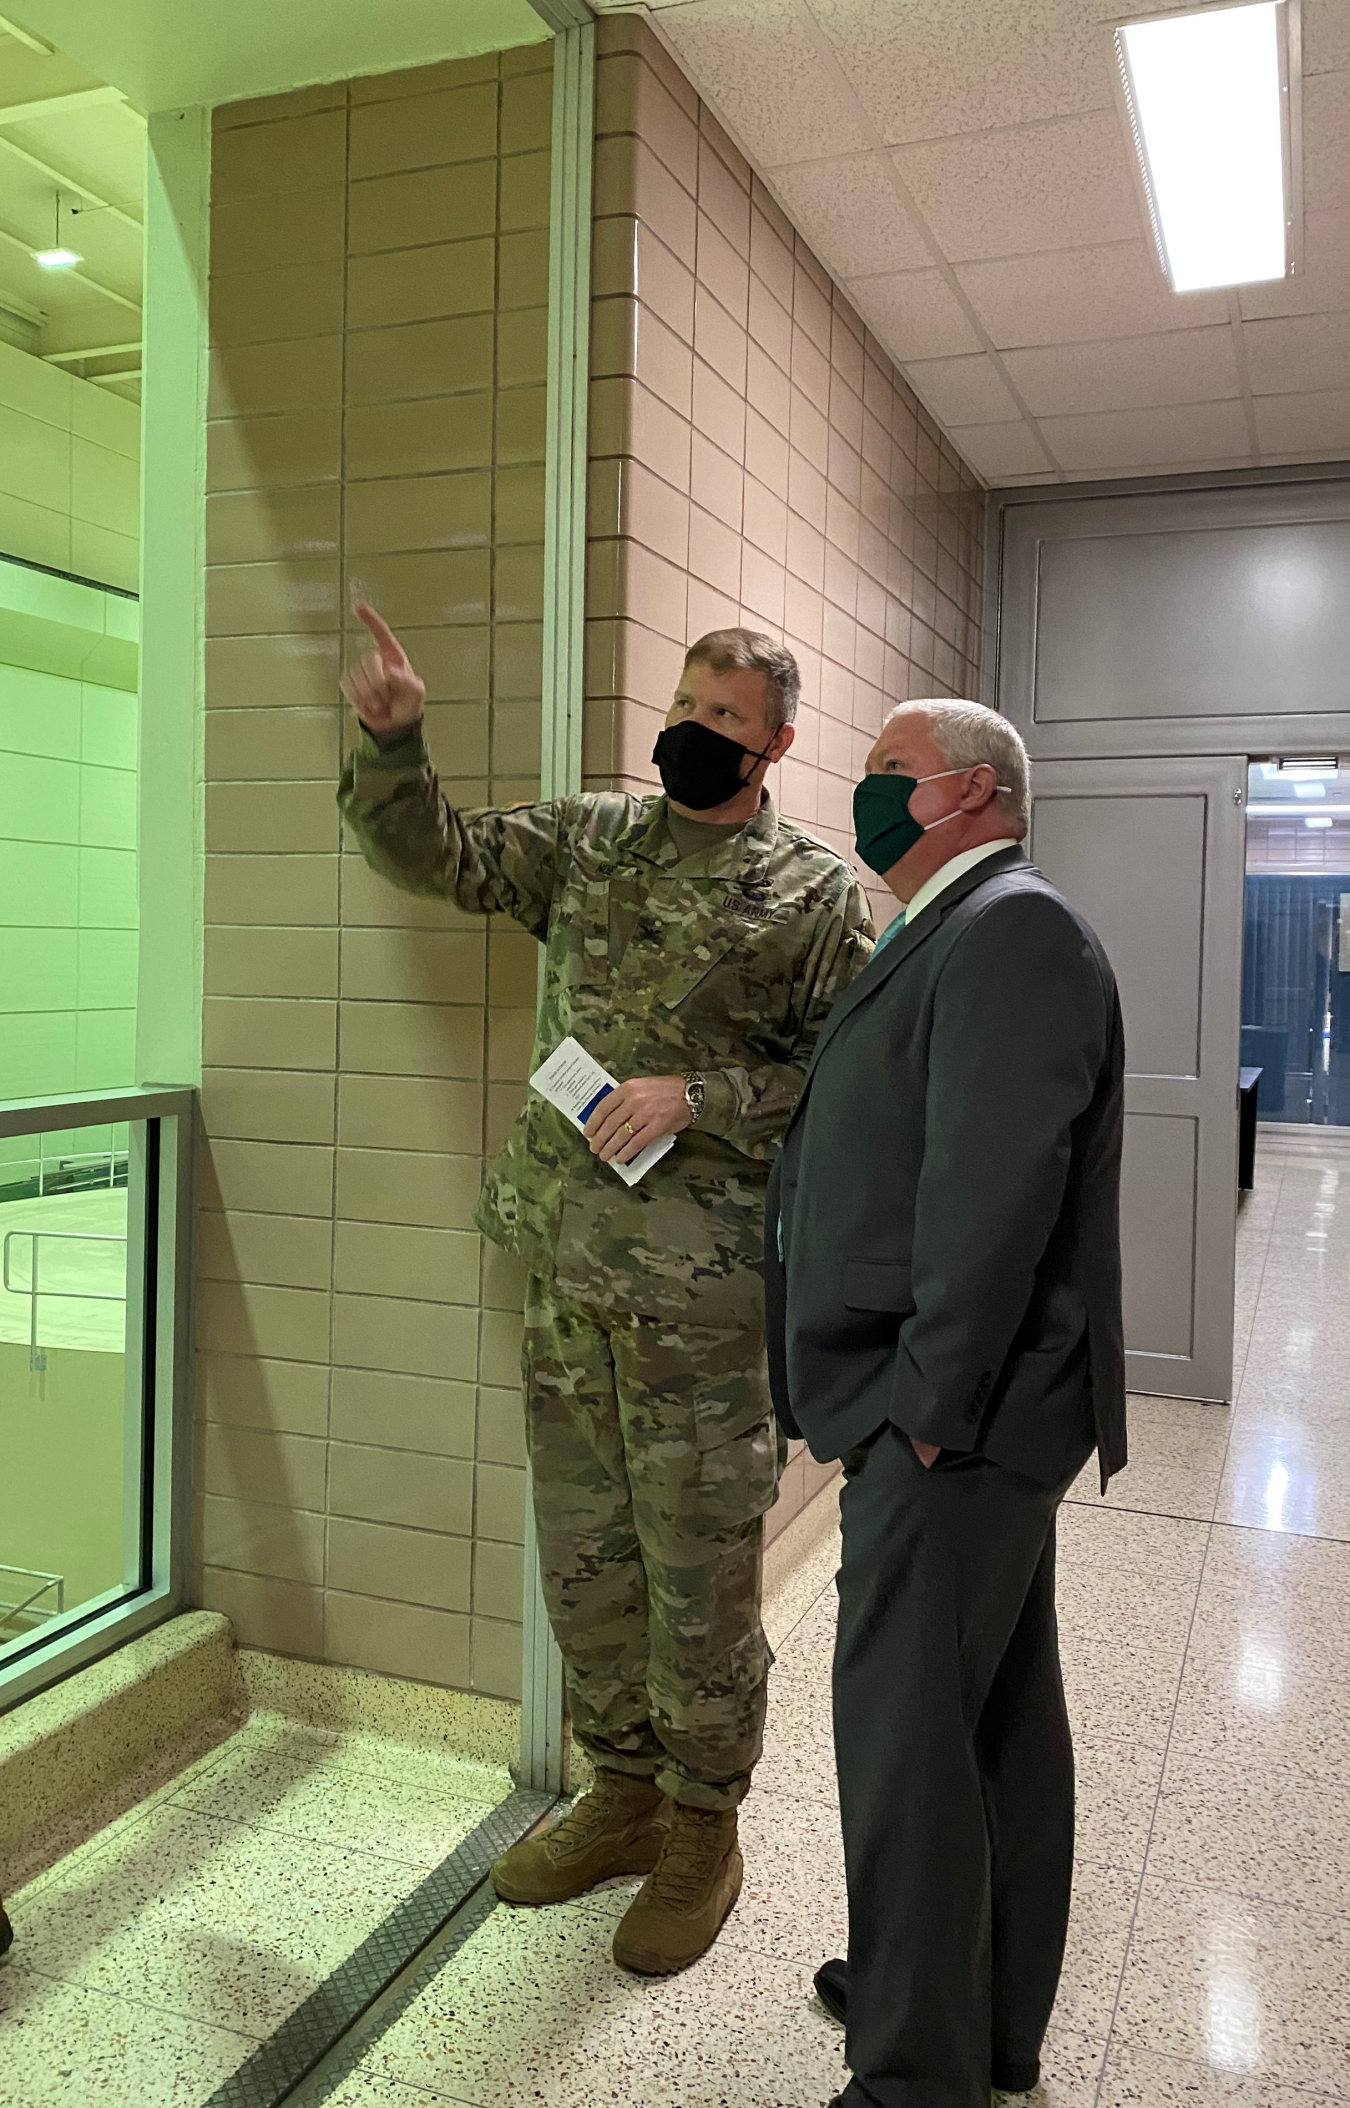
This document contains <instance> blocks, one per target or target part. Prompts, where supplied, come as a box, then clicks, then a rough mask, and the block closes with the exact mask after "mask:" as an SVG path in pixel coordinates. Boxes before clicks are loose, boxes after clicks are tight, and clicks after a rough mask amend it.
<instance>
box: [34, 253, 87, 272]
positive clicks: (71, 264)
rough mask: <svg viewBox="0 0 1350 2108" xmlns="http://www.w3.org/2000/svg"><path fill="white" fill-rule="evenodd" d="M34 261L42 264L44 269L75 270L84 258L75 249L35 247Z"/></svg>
mask: <svg viewBox="0 0 1350 2108" xmlns="http://www.w3.org/2000/svg"><path fill="white" fill-rule="evenodd" d="M33 261H34V263H36V264H41V266H42V268H43V270H44V271H73V270H74V268H75V266H76V264H81V263H83V262H84V258H83V257H82V256H79V255H77V254H76V252H75V250H74V249H34V251H33Z"/></svg>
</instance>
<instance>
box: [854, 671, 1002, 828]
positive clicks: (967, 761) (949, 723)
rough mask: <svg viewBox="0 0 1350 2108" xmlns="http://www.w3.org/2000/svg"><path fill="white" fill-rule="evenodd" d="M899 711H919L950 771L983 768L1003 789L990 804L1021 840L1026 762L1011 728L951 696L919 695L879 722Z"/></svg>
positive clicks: (981, 707) (994, 714) (995, 714)
mask: <svg viewBox="0 0 1350 2108" xmlns="http://www.w3.org/2000/svg"><path fill="white" fill-rule="evenodd" d="M904 710H922V712H923V714H924V716H925V717H926V718H927V719H928V724H929V729H930V731H931V732H932V735H933V745H934V746H935V747H936V748H937V750H938V752H939V753H940V754H942V755H943V756H944V757H945V758H946V759H947V760H948V761H950V763H951V765H952V767H953V768H956V769H971V768H975V767H976V766H977V765H978V764H979V763H980V762H985V763H987V764H988V766H989V767H990V768H991V769H992V770H993V771H994V779H995V781H996V782H997V783H999V784H1000V785H1006V789H1000V790H998V791H997V792H996V793H995V796H994V803H995V805H996V806H997V807H998V810H999V811H1000V812H1001V813H1003V814H1004V815H1005V817H1006V818H1007V820H1008V821H1009V823H1010V826H1009V832H1010V833H1015V834H1016V835H1017V837H1018V839H1019V840H1020V839H1021V837H1022V836H1023V835H1024V834H1026V833H1027V831H1028V829H1029V828H1030V826H1031V762H1030V759H1029V757H1028V755H1027V750H1026V747H1025V746H1024V745H1023V743H1022V736H1021V734H1020V732H1018V730H1017V729H1016V727H1015V726H1014V725H1010V724H1009V722H1008V720H1007V718H1006V717H1002V716H1000V714H999V712H998V711H997V710H989V709H987V708H986V707H985V705H984V704H983V703H967V702H962V701H961V700H960V699H959V697H957V696H951V695H926V696H918V697H916V698H915V700H914V701H913V702H912V703H897V704H896V705H895V708H894V709H893V710H888V711H887V712H886V715H885V718H884V719H883V720H882V722H883V724H887V725H888V724H889V723H890V721H891V719H892V718H893V717H899V715H900V713H901V712H902V711H904Z"/></svg>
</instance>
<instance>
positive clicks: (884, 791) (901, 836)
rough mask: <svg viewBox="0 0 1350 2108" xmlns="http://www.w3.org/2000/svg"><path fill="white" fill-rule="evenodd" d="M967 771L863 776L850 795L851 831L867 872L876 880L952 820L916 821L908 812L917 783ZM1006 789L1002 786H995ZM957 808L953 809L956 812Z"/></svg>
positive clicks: (948, 816)
mask: <svg viewBox="0 0 1350 2108" xmlns="http://www.w3.org/2000/svg"><path fill="white" fill-rule="evenodd" d="M969 773H970V768H969V766H967V767H966V768H963V769H934V771H933V773H932V775H931V776H864V777H863V780H862V782H861V783H860V784H858V785H857V787H856V789H855V790H854V793H853V832H854V835H855V837H856V839H857V844H858V854H859V856H860V857H861V858H862V860H863V862H864V863H865V864H866V865H867V868H868V870H869V871H875V872H876V874H877V876H878V878H880V877H881V876H882V875H883V874H884V873H885V872H887V871H889V870H890V868H891V866H892V864H898V863H899V861H900V859H901V857H902V856H908V854H909V852H910V850H911V849H912V848H913V847H914V844H915V843H916V842H921V841H922V840H923V838H924V836H925V835H926V834H931V833H932V830H933V829H934V828H935V827H941V826H943V825H944V824H945V823H946V821H948V820H954V819H955V818H956V813H955V812H945V813H944V814H943V815H942V818H941V819H940V820H930V821H929V823H928V825H927V827H925V826H924V825H923V823H922V821H920V820H916V819H915V818H914V817H913V815H912V813H911V812H910V809H909V801H910V797H911V795H912V794H913V792H915V791H916V790H917V789H918V787H919V785H920V784H921V783H936V782H937V780H938V778H939V777H940V776H966V775H969ZM995 787H996V788H997V789H998V790H1006V789H1007V787H1008V786H1007V785H1006V783H1000V784H998V785H996V786H995ZM959 811H960V807H959V806H958V807H957V812H959Z"/></svg>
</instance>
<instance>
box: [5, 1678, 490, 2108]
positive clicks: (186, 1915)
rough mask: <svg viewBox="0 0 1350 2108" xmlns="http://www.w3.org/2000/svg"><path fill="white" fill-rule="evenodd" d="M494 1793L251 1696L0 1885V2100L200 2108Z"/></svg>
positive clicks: (29, 2104) (12, 2104) (471, 1767)
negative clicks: (200, 1748) (27, 1871)
mask: <svg viewBox="0 0 1350 2108" xmlns="http://www.w3.org/2000/svg"><path fill="white" fill-rule="evenodd" d="M510 1790H511V1780H510V1777H509V1775H508V1774H507V1773H506V1772H505V1771H504V1770H500V1769H497V1768H495V1767H493V1766H491V1765H487V1764H480V1763H471V1762H466V1761H460V1760H456V1759H454V1758H450V1757H446V1756H444V1755H442V1754H440V1753H439V1752H436V1751H434V1750H430V1749H424V1748H418V1747H413V1746H410V1745H407V1744H400V1743H397V1742H392V1741H390V1740H388V1739H387V1738H385V1737H382V1736H377V1735H370V1734H364V1733H347V1734H334V1733H327V1732H323V1731H321V1730H318V1729H314V1728H309V1727H305V1726H302V1725H300V1724H299V1723H297V1722H296V1721H293V1720H287V1719H283V1718H281V1717H280V1716H279V1715H276V1714H272V1713H267V1712H257V1713H254V1714H253V1715H252V1716H251V1717H250V1718H249V1719H248V1720H247V1721H246V1722H245V1723H244V1725H243V1726H242V1727H241V1728H240V1729H239V1731H238V1732H237V1733H236V1734H234V1735H232V1736H230V1738H229V1739H228V1740H227V1741H225V1742H224V1743H222V1744H221V1745H219V1746H218V1747H216V1748H214V1749H212V1750H211V1751H210V1752H209V1753H208V1754H207V1755H206V1756H204V1757H202V1758H201V1759H200V1760H199V1761H198V1762H197V1763H195V1764H193V1765H191V1766H190V1767H189V1768H188V1769H187V1770H186V1771H184V1772H182V1773H180V1774H179V1775H178V1776H177V1777H176V1778H175V1779H173V1780H172V1781H171V1782H170V1783H169V1784H168V1785H166V1786H164V1787H162V1788H161V1789H160V1790H159V1791H158V1792H156V1793H154V1794H152V1795H151V1796H150V1797H149V1798H147V1799H146V1800H143V1801H141V1802H140V1803H139V1804H138V1805H137V1806H135V1807H134V1808H132V1809H130V1810H129V1811H128V1812H127V1813H126V1814H125V1815H124V1816H122V1817H121V1818H120V1819H119V1820H118V1821H117V1822H115V1823H113V1824H111V1825H110V1826H109V1827H108V1828H107V1829H105V1830H102V1831H100V1832H99V1833H98V1835H97V1836H95V1837H94V1838H92V1839H91V1840H90V1841H89V1843H88V1844H85V1845H83V1846H81V1847H80V1848H79V1849H78V1850H76V1851H74V1852H72V1853H70V1854H69V1855H68V1856H67V1857H66V1858H64V1859H61V1860H58V1862H57V1863H56V1864H55V1865H54V1866H53V1867H51V1868H50V1869H49V1870H48V1871H47V1872H46V1873H45V1874H43V1875H41V1876H40V1877H39V1878H38V1879H36V1880H34V1881H32V1882H30V1883H29V1884H28V1885H27V1887H25V1888H22V1889H20V1890H19V1891H18V1893H17V1894H16V1895H15V1896H13V1897H11V1898H9V1910H10V1913H11V1916H12V1917H13V1920H14V1926H15V1946H14V1949H13V1951H12V1953H11V1954H10V1956H9V1958H8V1959H7V1960H6V1961H5V1962H3V1963H0V2108H47V2104H48V2103H52V2104H55V2103H57V2102H60V2103H61V2104H62V2108H83V2104H84V2103H86V2102H89V2103H91V2104H92V2103H97V2104H98V2108H123V2104H125V2108H200V2104H201V2103H202V2102H204V2101H205V2100H206V2099H207V2098H208V2097H209V2095H210V2094H211V2093H212V2092H213V2091H214V2089H215V2088H216V2087H217V2086H218V2085H219V2084H220V2082H221V2081H222V2080H223V2079H224V2078H226V2077H227V2076H228V2075H229V2074H230V2073H231V2072H233V2071H235V2070H237V2069H238V2067H239V2066H240V2065H241V2064H242V2063H243V2062H244V2061H245V2059H246V2058H247V2057H248V2056H249V2055H250V2054H251V2053H252V2052H253V2051H254V2050H255V2049H256V2048H257V2045H258V2043H259V2042H260V2041H262V2040H263V2039H264V2038H265V2037H266V2036H268V2035H270V2034H271V2033H272V2032H273V2031H274V2030H275V2029H276V2028H277V2027H279V2026H280V2025H281V2023H282V2022H283V2021H284V2020H285V2019H286V2018H287V2017H288V2016H289V2015H290V2014H291V2013H293V2012H294V2010H295V2009H296V2007H297V2006H299V2005H300V2004H301V2003H302V2002H303V2000H304V1999H305V1998H307V1997H308V1996H309V1994H310V1993H311V1992H312V1991H313V1990H314V1989H315V1988H316V1987H317V1986H318V1985H319V1984H320V1983H322V1982H323V1980H324V1979H325V1978H326V1977H327V1976H329V1975H330V1974H331V1972H332V1971H333V1970H334V1969H335V1968H337V1967H338V1965H339V1964H340V1963H341V1962H343V1961H345V1960H346V1959H347V1958H348V1956H349V1955H351V1954H352V1953H353V1951H354V1950H355V1949H356V1948H357V1947H358V1946H359V1945H360V1944H361V1942H362V1941H363V1940H364V1939H365V1938H366V1937H367V1936H368V1934H370V1933H371V1932H372V1931H373V1930H374V1928H375V1927H376V1926H377V1925H378V1924H379V1923H380V1921H381V1920H382V1919H384V1918H386V1917H387V1916H388V1915H389V1913H390V1912H391V1911H392V1910H393V1909H394V1908H395V1907H396V1906H397V1905H398V1904H399V1903H401V1902H402V1901H403V1900H404V1898H405V1897H406V1896H408V1895H409V1894H410V1893H411V1891H412V1890H413V1889H415V1888H416V1887H417V1885H418V1883H419V1882H420V1881H421V1880H422V1879H423V1878H424V1876H425V1875H426V1874H427V1873H428V1872H429V1871H430V1869H431V1868H432V1867H434V1866H436V1865H437V1864H438V1863H439V1862H440V1861H441V1860H442V1859H444V1858H445V1857H446V1856H447V1854H449V1853H450V1852H451V1851H453V1850H454V1848H455V1846H456V1845H457V1844H459V1843H460V1841H461V1840H462V1839H463V1838H465V1837H467V1836H468V1834H469V1832H470V1831H471V1830H473V1829H475V1828H476V1827H477V1825H478V1824H479V1823H480V1822H481V1821H482V1819H483V1817H484V1815H485V1814H486V1813H487V1811H488V1809H489V1808H491V1807H493V1806H495V1805H497V1804H498V1803H499V1802H500V1801H502V1800H504V1799H505V1798H506V1796H507V1794H508V1793H509V1792H510Z"/></svg>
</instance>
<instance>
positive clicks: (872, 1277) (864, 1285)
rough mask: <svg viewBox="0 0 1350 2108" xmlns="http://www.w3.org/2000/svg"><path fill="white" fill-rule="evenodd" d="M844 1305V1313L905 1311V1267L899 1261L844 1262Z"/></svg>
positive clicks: (909, 1303) (907, 1297)
mask: <svg viewBox="0 0 1350 2108" xmlns="http://www.w3.org/2000/svg"><path fill="white" fill-rule="evenodd" d="M844 1305H845V1308H846V1309H848V1310H909V1309H911V1308H912V1307H913V1306H912V1299H911V1296H910V1292H909V1268H908V1267H907V1266H906V1265H905V1263H904V1261H903V1260H901V1259H846V1260H845V1261H844Z"/></svg>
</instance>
